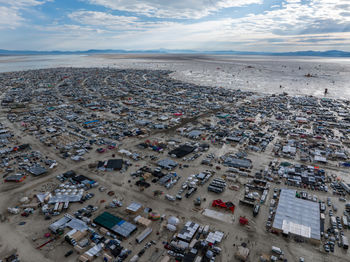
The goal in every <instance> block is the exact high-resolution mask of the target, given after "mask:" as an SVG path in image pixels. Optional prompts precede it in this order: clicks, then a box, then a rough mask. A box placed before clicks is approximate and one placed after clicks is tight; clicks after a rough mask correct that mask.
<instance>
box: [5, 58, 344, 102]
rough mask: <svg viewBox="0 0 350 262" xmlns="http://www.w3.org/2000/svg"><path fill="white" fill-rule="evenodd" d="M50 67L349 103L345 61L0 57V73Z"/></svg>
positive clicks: (324, 59) (326, 59) (325, 59)
mask: <svg viewBox="0 0 350 262" xmlns="http://www.w3.org/2000/svg"><path fill="white" fill-rule="evenodd" d="M54 67H113V68H121V69H125V68H135V69H153V70H157V69H163V70H171V71H173V73H172V74H171V76H172V77H174V78H175V79H177V80H182V81H186V82H191V83H195V84H201V85H210V86H216V87H223V88H230V89H241V90H246V91H256V92H259V93H266V94H278V93H283V92H287V93H289V94H291V95H313V96H318V97H324V90H325V88H327V89H328V91H329V93H328V95H327V97H331V98H340V99H350V59H349V58H315V57H307V58H306V57H275V56H274V57H269V56H230V55H215V56H214V55H166V54H164V55H158V54H155V55H153V54H147V55H145V54H141V55H137V54H132V55H129V54H128V55H125V54H121V55H115V54H112V55H46V56H43V55H38V56H0V72H10V71H21V70H31V69H40V68H54Z"/></svg>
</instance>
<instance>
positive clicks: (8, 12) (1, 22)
mask: <svg viewBox="0 0 350 262" xmlns="http://www.w3.org/2000/svg"><path fill="white" fill-rule="evenodd" d="M23 21H24V19H23V18H22V17H21V16H20V14H19V13H18V11H17V10H15V9H12V8H8V7H6V6H0V29H14V28H16V27H17V26H19V25H20V24H21V23H22V22H23Z"/></svg>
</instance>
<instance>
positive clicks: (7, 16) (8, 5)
mask: <svg viewBox="0 0 350 262" xmlns="http://www.w3.org/2000/svg"><path fill="white" fill-rule="evenodd" d="M51 1H54V0H41V1H40V0H13V1H11V0H0V29H15V28H16V27H19V26H21V25H23V23H24V21H25V19H24V18H23V16H22V13H21V11H23V10H26V9H28V8H31V7H34V6H38V5H42V4H45V3H46V2H51Z"/></svg>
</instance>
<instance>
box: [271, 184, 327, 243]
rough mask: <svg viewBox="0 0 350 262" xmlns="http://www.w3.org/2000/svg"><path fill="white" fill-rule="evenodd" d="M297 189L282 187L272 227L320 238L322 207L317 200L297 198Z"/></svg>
mask: <svg viewBox="0 0 350 262" xmlns="http://www.w3.org/2000/svg"><path fill="white" fill-rule="evenodd" d="M295 195H296V190H292V189H282V190H281V194H280V198H279V203H278V207H277V210H276V215H275V220H274V222H273V225H272V227H273V228H276V229H280V230H283V231H284V232H286V233H292V234H295V235H300V236H303V237H307V238H312V239H317V240H320V209H319V204H318V203H317V202H313V201H309V200H304V199H300V198H297V197H296V196H295Z"/></svg>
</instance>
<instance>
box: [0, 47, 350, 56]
mask: <svg viewBox="0 0 350 262" xmlns="http://www.w3.org/2000/svg"><path fill="white" fill-rule="evenodd" d="M84 54H86V55H89V54H198V55H199V54H205V55H265V56H319V57H350V52H345V51H340V50H328V51H297V52H282V53H278V52H245V51H194V50H170V49H155V50H130V51H129V50H113V49H105V50H97V49H91V50H86V51H30V50H4V49H0V55H84Z"/></svg>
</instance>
